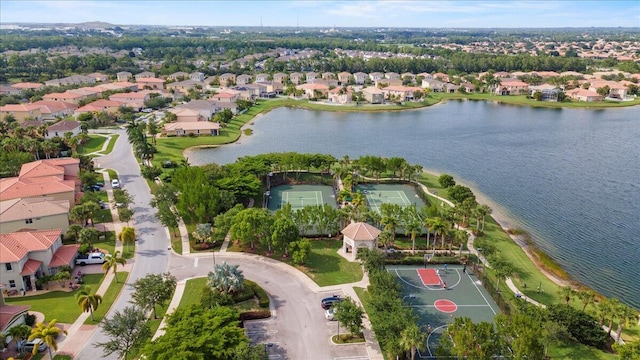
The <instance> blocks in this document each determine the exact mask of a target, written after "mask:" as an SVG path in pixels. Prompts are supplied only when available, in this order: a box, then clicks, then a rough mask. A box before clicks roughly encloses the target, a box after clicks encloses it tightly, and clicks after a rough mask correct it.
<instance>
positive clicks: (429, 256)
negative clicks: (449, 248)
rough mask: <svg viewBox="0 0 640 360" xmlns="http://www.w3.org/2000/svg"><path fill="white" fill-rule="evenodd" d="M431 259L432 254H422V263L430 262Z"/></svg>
mask: <svg viewBox="0 0 640 360" xmlns="http://www.w3.org/2000/svg"><path fill="white" fill-rule="evenodd" d="M431 259H433V254H424V261H426V262H431Z"/></svg>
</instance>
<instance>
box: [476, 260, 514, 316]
mask: <svg viewBox="0 0 640 360" xmlns="http://www.w3.org/2000/svg"><path fill="white" fill-rule="evenodd" d="M473 271H474V272H475V274H476V276H477V277H478V279H480V281H481V282H482V286H484V288H485V289H486V290H487V292H488V293H489V295H491V297H492V298H493V301H495V302H496V304H497V305H498V307H499V308H500V310H501V311H502V312H503V313H504V314H507V315H510V314H511V305H510V304H509V303H508V302H507V301H506V300H505V299H504V298H503V297H502V293H501V292H500V290H496V284H495V283H494V282H493V281H492V280H490V279H489V278H488V277H487V276H486V275H487V274H486V273H485V272H484V268H483V267H478V266H476V265H475V264H474V266H473Z"/></svg>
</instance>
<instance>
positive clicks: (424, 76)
mask: <svg viewBox="0 0 640 360" xmlns="http://www.w3.org/2000/svg"><path fill="white" fill-rule="evenodd" d="M417 78H421V79H422V80H433V75H431V74H429V73H428V72H421V73H420V74H418V75H416V79H417Z"/></svg>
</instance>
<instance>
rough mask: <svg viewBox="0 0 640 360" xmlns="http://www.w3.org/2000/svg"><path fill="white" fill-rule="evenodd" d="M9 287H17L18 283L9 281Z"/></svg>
mask: <svg viewBox="0 0 640 360" xmlns="http://www.w3.org/2000/svg"><path fill="white" fill-rule="evenodd" d="M9 287H12V288H14V287H16V281H15V280H9Z"/></svg>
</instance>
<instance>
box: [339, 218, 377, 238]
mask: <svg viewBox="0 0 640 360" xmlns="http://www.w3.org/2000/svg"><path fill="white" fill-rule="evenodd" d="M341 233H342V234H343V235H344V236H346V237H348V238H350V239H353V240H375V239H377V238H378V235H380V233H381V231H380V229H378V228H376V227H375V226H372V225H369V224H367V223H364V222H357V223H353V224H349V225H348V226H347V227H346V228H344V229H342V231H341Z"/></svg>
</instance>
